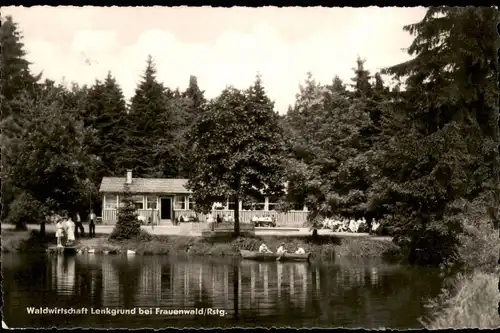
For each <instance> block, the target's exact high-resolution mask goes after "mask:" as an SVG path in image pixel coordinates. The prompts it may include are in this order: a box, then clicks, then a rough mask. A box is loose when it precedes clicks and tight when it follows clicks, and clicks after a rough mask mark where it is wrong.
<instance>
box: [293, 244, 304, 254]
mask: <svg viewBox="0 0 500 333" xmlns="http://www.w3.org/2000/svg"><path fill="white" fill-rule="evenodd" d="M295 253H296V254H306V251H304V249H303V248H302V247H300V246H299V248H298V249H297V251H295Z"/></svg>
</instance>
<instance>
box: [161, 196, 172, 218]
mask: <svg viewBox="0 0 500 333" xmlns="http://www.w3.org/2000/svg"><path fill="white" fill-rule="evenodd" d="M160 219H162V220H170V219H172V199H170V198H161V211H160Z"/></svg>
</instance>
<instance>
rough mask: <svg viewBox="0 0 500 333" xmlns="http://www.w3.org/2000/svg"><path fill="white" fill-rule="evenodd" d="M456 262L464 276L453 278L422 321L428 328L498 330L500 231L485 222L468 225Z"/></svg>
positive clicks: (429, 305)
mask: <svg viewBox="0 0 500 333" xmlns="http://www.w3.org/2000/svg"><path fill="white" fill-rule="evenodd" d="M465 227H466V232H465V233H464V234H463V235H462V236H461V246H460V248H459V249H458V250H457V253H456V261H457V262H459V263H461V264H462V267H461V271H462V272H461V273H460V274H457V275H456V276H454V277H452V278H450V279H449V282H448V283H447V285H445V288H443V291H442V293H441V295H440V296H439V297H438V298H437V299H435V300H431V301H430V302H429V304H428V307H429V308H430V309H431V313H430V315H429V316H428V317H427V318H424V319H423V320H422V324H423V325H424V326H425V327H426V328H428V329H443V328H464V327H467V328H498V327H500V317H499V316H498V302H499V301H500V295H499V293H498V273H499V269H498V253H499V251H500V242H499V241H498V230H494V229H493V227H492V226H491V224H490V223H488V222H486V221H482V222H481V223H477V224H470V225H466V226H465Z"/></svg>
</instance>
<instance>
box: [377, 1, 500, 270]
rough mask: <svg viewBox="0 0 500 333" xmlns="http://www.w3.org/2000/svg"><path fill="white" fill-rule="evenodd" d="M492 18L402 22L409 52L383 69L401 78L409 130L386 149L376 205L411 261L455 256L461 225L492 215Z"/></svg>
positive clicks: (480, 13) (456, 10)
mask: <svg viewBox="0 0 500 333" xmlns="http://www.w3.org/2000/svg"><path fill="white" fill-rule="evenodd" d="M497 22H498V12H497V11H496V10H495V9H493V8H480V7H453V8H451V7H436V8H430V9H429V10H428V11H427V13H426V15H425V17H424V18H423V19H422V21H420V22H418V23H415V24H411V25H408V26H406V27H405V30H406V31H409V32H410V33H411V34H413V35H415V40H414V41H413V43H412V44H411V46H410V47H409V48H408V52H409V54H410V55H412V56H413V58H412V59H411V60H409V61H407V62H404V63H401V64H398V65H396V66H393V67H390V68H388V69H387V70H386V72H387V73H389V74H393V75H395V76H396V78H399V77H407V79H406V80H405V84H406V89H405V91H404V92H401V96H402V97H403V98H402V99H400V100H399V103H398V104H399V105H398V109H399V113H400V114H401V116H400V117H401V118H404V123H405V124H406V126H404V127H402V128H401V129H400V130H399V131H398V132H397V133H395V135H393V138H392V140H391V142H390V143H391V144H390V145H385V147H384V149H383V151H384V162H383V166H382V170H383V173H382V174H383V176H384V177H383V178H382V179H381V181H380V182H379V183H378V185H377V186H376V190H375V191H374V193H378V194H377V195H376V196H375V198H374V199H373V200H374V201H373V202H377V205H379V206H384V205H385V206H384V207H386V209H387V211H386V216H388V217H389V216H391V221H390V223H391V225H392V226H393V227H394V228H395V230H396V231H397V238H396V239H397V240H399V244H400V245H402V246H404V247H405V248H407V249H408V250H409V253H410V259H411V260H412V261H414V262H420V263H434V264H437V263H441V262H443V261H446V260H449V259H452V258H453V256H454V251H455V250H456V248H457V246H458V242H459V236H460V235H461V234H462V233H463V230H464V226H465V225H466V224H469V223H479V222H478V221H484V220H485V218H486V219H487V217H488V216H489V220H490V221H493V222H496V221H498V218H497V209H496V208H495V207H497V206H498V204H497V203H498V198H499V197H498V171H499V169H498V165H499V162H498V121H497V118H498V111H497V110H496V109H495V105H496V99H497V98H498V97H497V92H498V91H497V88H496V82H495V80H496V76H497V73H498V70H497V64H496V48H497V47H498V35H497V32H496V28H495V27H496V24H497ZM464 46H466V47H464ZM394 203H397V204H394ZM487 208H490V209H489V211H488V209H487ZM474 221H476V222H474Z"/></svg>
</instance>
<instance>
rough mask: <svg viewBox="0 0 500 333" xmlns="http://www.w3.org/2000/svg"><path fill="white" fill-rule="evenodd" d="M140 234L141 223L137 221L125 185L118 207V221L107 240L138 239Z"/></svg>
mask: <svg viewBox="0 0 500 333" xmlns="http://www.w3.org/2000/svg"><path fill="white" fill-rule="evenodd" d="M140 234H141V222H140V221H139V219H138V215H137V212H136V209H135V206H134V202H133V201H132V198H131V195H130V191H129V189H128V186H127V185H125V190H124V192H123V194H122V202H121V205H120V207H118V221H117V222H116V225H115V228H114V229H113V231H112V232H111V235H110V236H109V238H110V239H116V240H121V239H132V238H137V237H139V236H140Z"/></svg>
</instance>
